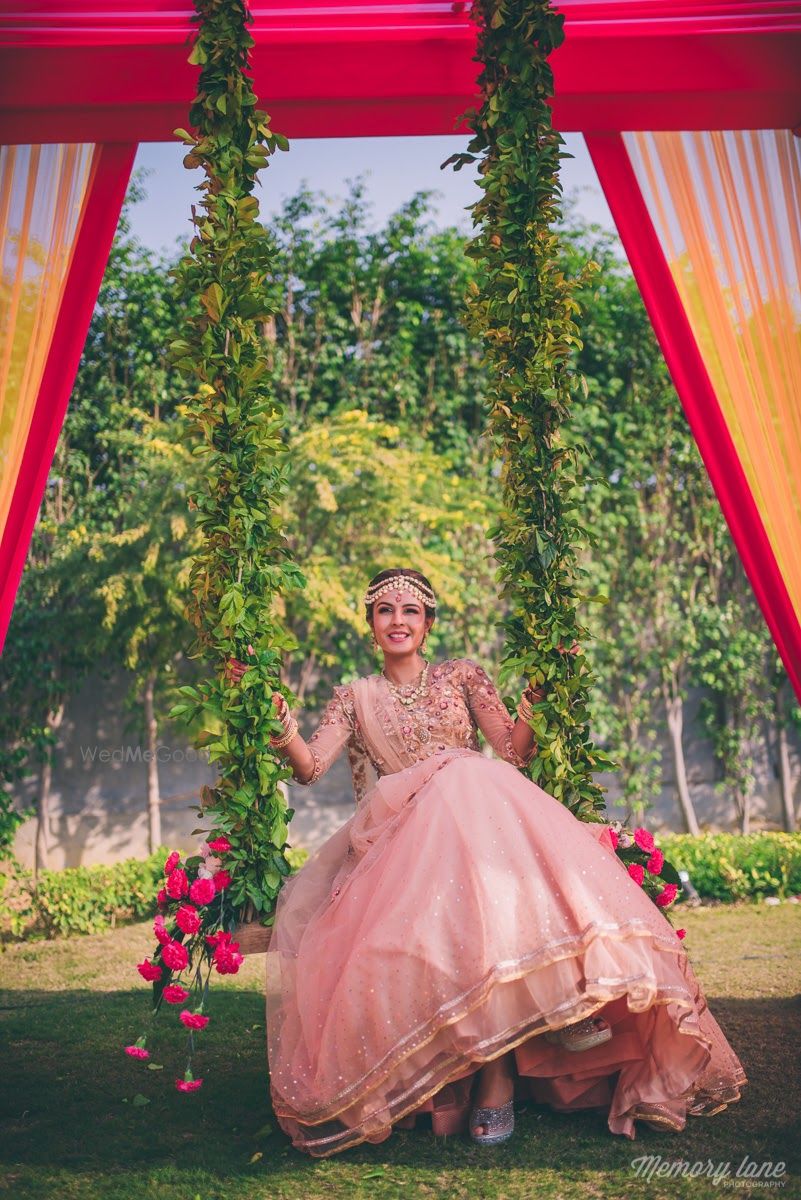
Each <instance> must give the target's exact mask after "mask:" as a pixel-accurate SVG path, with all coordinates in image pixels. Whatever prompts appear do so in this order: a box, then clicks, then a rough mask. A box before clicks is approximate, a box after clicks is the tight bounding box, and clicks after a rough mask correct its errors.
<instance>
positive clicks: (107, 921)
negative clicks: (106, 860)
mask: <svg viewBox="0 0 801 1200" xmlns="http://www.w3.org/2000/svg"><path fill="white" fill-rule="evenodd" d="M166 853H167V851H166V850H165V849H164V848H163V847H161V848H159V849H158V850H157V851H156V852H155V853H154V854H151V855H150V856H149V857H148V858H146V859H144V860H142V859H135V858H128V859H126V860H125V861H124V862H120V863H115V864H113V865H112V866H105V865H102V866H93V867H68V868H67V869H66V870H63V871H40V872H39V877H38V880H37V882H36V884H34V882H33V880H32V877H31V873H30V871H26V870H24V869H23V868H21V867H19V866H18V867H17V869H16V870H15V871H14V872H13V874H11V875H10V876H7V877H6V879H5V883H6V893H5V895H4V897H3V900H2V902H0V919H1V920H2V921H3V924H4V925H5V926H6V929H7V930H10V932H11V933H12V934H13V935H14V936H17V937H19V936H23V935H27V936H31V935H32V934H39V935H41V934H44V935H45V936H47V937H68V936H70V935H71V934H76V933H100V932H102V930H104V929H110V928H112V927H113V926H114V925H116V924H118V923H119V922H121V921H127V920H142V919H144V918H145V917H147V916H149V915H150V914H151V912H152V911H153V905H154V902H155V898H156V892H157V890H158V888H159V887H160V886H161V883H162V882H163V879H164V875H163V867H164V859H165V856H166Z"/></svg>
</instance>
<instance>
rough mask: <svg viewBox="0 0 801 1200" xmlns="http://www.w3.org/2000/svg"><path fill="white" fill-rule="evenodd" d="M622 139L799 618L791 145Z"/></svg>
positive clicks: (798, 284) (798, 381) (677, 137)
mask: <svg viewBox="0 0 801 1200" xmlns="http://www.w3.org/2000/svg"><path fill="white" fill-rule="evenodd" d="M623 136H624V141H625V144H626V148H627V150H628V153H629V156H630V158H631V162H632V166H633V167H634V170H635V172H636V174H637V178H638V180H639V183H640V186H641V188H642V191H643V195H644V198H645V201H646V204H647V206H648V210H649V213H650V215H651V218H652V220H653V223H654V226H655V228H656V230H657V233H658V235H659V238H660V241H661V244H662V247H663V249H664V252H665V257H666V258H667V260H668V264H669V266H670V271H671V274H672V276H673V278H674V280H675V283H676V287H677V289H678V292H679V294H680V296H681V300H682V303H683V305H684V308H685V311H686V313H687V317H688V320H689V322H690V325H691V327H692V330H693V334H694V336H695V338H696V341H697V343H698V348H699V350H700V352H701V356H702V358H703V360H704V364H705V366H706V368H707V371H708V373H709V377H710V379H711V382H712V385H713V387H714V389H715V393H716V395H717V398H718V402H719V404H720V408H721V412H722V414H723V417H724V420H725V422H726V424H727V426H728V429H729V431H730V433H731V436H732V440H733V442H734V445H735V447H736V450H737V453H738V456H739V458H740V461H741V463H742V467H743V471H744V473H745V476H746V479H747V480H748V484H749V486H750V488H751V491H752V494H753V497H754V501H755V503H756V505H757V508H758V510H759V514H760V517H761V519H762V521H763V524H764V527H765V532H766V534H767V537H768V539H769V541H770V544H771V548H772V550H773V553H774V555H775V558H776V562H777V564H778V567H779V570H780V571H781V574H782V577H783V580H784V583H785V586H786V588H787V592H788V594H789V596H790V600H791V603H792V605H793V608H794V610H795V612H796V614H797V615H798V616H799V617H801V140H799V139H797V138H794V137H793V136H792V134H791V133H789V132H786V131H784V130H759V131H735V132H711V133H662V132H660V133H630V134H624V135H623Z"/></svg>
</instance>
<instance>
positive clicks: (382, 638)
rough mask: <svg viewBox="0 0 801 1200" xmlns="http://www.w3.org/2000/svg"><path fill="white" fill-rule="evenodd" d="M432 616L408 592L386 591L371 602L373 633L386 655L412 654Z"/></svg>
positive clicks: (425, 631)
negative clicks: (378, 598) (373, 602)
mask: <svg viewBox="0 0 801 1200" xmlns="http://www.w3.org/2000/svg"><path fill="white" fill-rule="evenodd" d="M433 620H434V618H433V617H426V611H425V608H424V607H423V603H422V601H420V600H418V599H417V597H416V596H413V595H412V593H411V592H405V591H397V592H385V593H384V595H383V596H382V597H381V598H380V600H376V602H375V604H374V605H373V633H374V634H375V640H376V641H377V642H378V646H379V649H381V650H383V652H384V655H385V657H386V658H402V657H406V656H407V655H409V654H415V653H416V652H417V650H418V649H419V647H420V644H421V642H422V641H423V638H424V637H425V635H426V633H427V632H428V630H429V629H430V628H431V625H432V623H433Z"/></svg>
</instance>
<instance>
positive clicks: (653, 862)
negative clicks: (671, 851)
mask: <svg viewBox="0 0 801 1200" xmlns="http://www.w3.org/2000/svg"><path fill="white" fill-rule="evenodd" d="M645 865H646V867H647V868H648V871H649V872H650V874H651V875H658V874H659V872H660V871H661V870H662V868H663V866H664V865H665V856H664V854H663V853H662V851H661V850H654V852H653V854H652V855H651V857H650V858H649V859H648V862H647V863H646V864H645Z"/></svg>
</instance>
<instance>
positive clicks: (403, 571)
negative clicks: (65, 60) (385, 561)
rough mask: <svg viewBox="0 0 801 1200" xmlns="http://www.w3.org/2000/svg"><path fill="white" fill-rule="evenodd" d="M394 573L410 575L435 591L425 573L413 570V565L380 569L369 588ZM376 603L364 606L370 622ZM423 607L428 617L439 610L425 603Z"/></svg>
mask: <svg viewBox="0 0 801 1200" xmlns="http://www.w3.org/2000/svg"><path fill="white" fill-rule="evenodd" d="M393 575H408V576H409V578H410V579H412V580H414V582H415V583H422V584H423V586H424V587H427V588H431V591H432V592H433V591H434V589H433V587H431V584H430V583H429V581H428V580H427V579H426V577H425V575H423V574H422V572H420V571H414V570H412V568H411V567H389V568H388V569H387V570H386V571H379V572H378V574H377V575H374V576H373V578H372V579H371V580H370V582H369V583H368V585H367V588H368V590H369V589H370V588H371V587H372V586H373V585H374V584H376V583H382V582H383V581H384V580H385V579H390V578H391V577H392V576H393ZM374 605H375V600H374V601H373V603H372V604H366V605H365V606H364V611H365V616H366V617H367V620H368V622H370V621H371V619H372V615H373V607H374ZM423 608H424V610H425V614H426V616H427V617H435V616H436V615H437V610H436V609H435V608H431V607H430V606H429V605H428V604H424V605H423Z"/></svg>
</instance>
